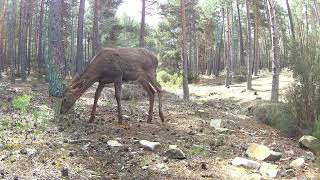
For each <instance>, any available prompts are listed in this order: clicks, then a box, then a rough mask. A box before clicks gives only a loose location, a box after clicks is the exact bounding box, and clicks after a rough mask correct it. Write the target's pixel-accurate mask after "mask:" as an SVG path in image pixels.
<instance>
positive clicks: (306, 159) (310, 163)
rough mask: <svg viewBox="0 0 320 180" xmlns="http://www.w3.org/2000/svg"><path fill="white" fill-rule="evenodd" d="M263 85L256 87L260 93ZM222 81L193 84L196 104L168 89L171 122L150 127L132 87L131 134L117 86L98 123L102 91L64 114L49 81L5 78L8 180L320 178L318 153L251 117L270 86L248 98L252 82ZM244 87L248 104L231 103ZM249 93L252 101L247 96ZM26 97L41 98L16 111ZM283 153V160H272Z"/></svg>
mask: <svg viewBox="0 0 320 180" xmlns="http://www.w3.org/2000/svg"><path fill="white" fill-rule="evenodd" d="M265 78H267V79H268V78H269V77H265ZM280 79H284V78H280ZM260 81H263V79H262V78H259V79H255V80H254V82H253V83H254V84H255V85H257V87H258V86H259V83H260ZM222 82H223V79H216V80H215V81H210V85H209V83H208V82H207V81H202V82H200V83H199V84H198V85H192V86H191V94H192V99H193V101H191V102H188V103H186V102H184V101H182V100H181V99H180V98H179V97H178V96H179V93H177V94H175V93H176V92H177V91H176V92H175V91H172V90H169V89H168V90H167V91H166V92H165V94H164V104H165V107H164V112H165V116H166V123H164V124H163V123H161V122H160V119H159V116H158V114H157V111H155V114H154V119H153V122H152V123H151V124H149V123H147V122H146V116H147V114H146V112H147V108H148V99H147V97H145V96H144V95H143V93H142V92H141V91H137V93H135V94H136V95H131V94H130V92H129V91H128V90H125V91H126V92H124V94H125V96H127V97H124V99H126V100H124V101H123V109H124V114H125V115H126V120H127V122H128V124H129V126H130V128H129V129H123V128H121V127H119V126H118V125H117V111H116V103H115V100H114V98H113V92H114V91H113V88H112V86H109V87H106V88H105V89H104V91H103V94H102V97H101V98H100V102H99V106H98V108H97V115H96V121H95V122H94V123H92V124H89V123H88V120H89V115H90V110H91V106H92V103H93V96H94V90H95V88H94V87H92V88H90V89H89V90H88V91H87V92H86V94H85V95H84V96H83V97H82V98H81V99H80V100H79V102H78V103H77V104H76V106H75V110H74V111H73V112H71V113H70V114H68V115H67V116H65V117H54V115H53V114H54V112H55V111H57V106H56V105H55V103H54V102H55V100H54V99H51V98H48V96H47V94H46V92H47V86H46V85H29V84H22V83H18V84H16V85H10V84H9V83H7V82H5V81H0V119H1V120H0V121H1V124H0V133H1V134H0V135H1V141H0V158H1V159H0V178H3V179H80V180H85V179H262V177H264V178H265V179H269V178H271V177H272V176H274V174H276V178H277V179H319V166H317V164H316V162H317V160H315V155H314V154H313V153H311V152H309V151H307V150H303V149H301V148H300V147H299V143H298V141H297V140H295V139H290V138H285V137H281V136H279V134H278V132H277V131H276V130H274V129H272V128H271V127H269V126H266V125H264V124H262V123H259V122H256V121H255V120H254V119H252V118H251V117H248V116H246V107H247V105H248V104H250V101H251V100H252V99H255V98H257V97H259V98H265V97H264V96H263V92H266V93H267V92H268V89H265V90H263V89H261V90H260V89H258V88H256V91H252V92H247V91H244V90H245V87H243V84H242V83H240V84H234V85H233V86H231V87H230V88H226V87H223V86H222V85H220V86H219V84H221V83H222ZM280 84H281V83H280ZM237 86H238V87H240V88H238V91H240V92H238V93H234V92H233V93H234V94H235V96H236V97H237V98H238V99H235V98H230V97H232V96H234V95H230V94H228V92H229V91H233V90H232V89H234V88H236V87H237ZM95 87H96V86H95ZM194 87H198V88H194ZM204 87H205V88H204ZM254 88H255V86H254ZM128 89H130V88H128ZM131 89H136V88H131ZM140 89H141V88H140ZM199 89H206V92H204V91H198V90H199ZM214 89H218V90H219V91H218V92H216V91H215V90H214ZM223 89H224V92H225V93H221V94H224V96H222V95H221V96H220V95H219V92H223ZM220 90H221V91H220ZM242 91H243V92H242ZM241 92H242V94H246V95H245V97H246V98H247V99H245V100H241V99H242V98H239V96H240V94H241ZM210 93H211V94H210ZM268 93H269V92H268ZM23 94H30V95H32V99H31V102H32V103H31V104H30V105H28V108H27V110H26V112H21V110H20V111H19V110H17V109H15V108H13V107H12V105H11V104H12V103H13V99H14V98H15V97H16V96H21V95H23ZM128 94H129V95H128ZM257 94H258V95H257ZM228 96H229V98H225V97H228ZM206 97H211V98H206ZM239 99H240V100H239ZM156 104H157V102H156ZM155 109H156V108H155ZM35 110H37V112H39V113H35ZM41 113H42V114H41ZM39 114H40V115H39ZM43 114H44V115H43ZM37 117H38V118H37ZM22 122H23V123H22ZM21 124H26V125H24V126H22V125H21ZM142 140H145V141H142ZM152 142H156V143H152ZM252 143H256V144H252ZM170 145H171V146H170ZM172 145H176V146H172ZM257 149H258V150H259V149H260V151H258V152H262V153H257V151H256V150H257ZM274 152H279V153H281V154H277V153H276V155H274V156H272V158H275V159H269V158H270V157H269V156H271V155H270V154H272V155H273V153H274ZM237 157H238V158H237ZM241 158H245V159H241ZM295 159H298V160H296V161H295V162H294V163H292V162H293V161H294V160H295ZM290 164H291V165H290ZM275 165H276V166H275Z"/></svg>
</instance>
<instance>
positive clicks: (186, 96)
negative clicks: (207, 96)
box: [180, 0, 190, 100]
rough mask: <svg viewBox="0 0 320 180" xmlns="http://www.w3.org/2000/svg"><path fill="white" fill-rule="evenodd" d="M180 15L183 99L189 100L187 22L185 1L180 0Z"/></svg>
mask: <svg viewBox="0 0 320 180" xmlns="http://www.w3.org/2000/svg"><path fill="white" fill-rule="evenodd" d="M180 16H181V31H182V42H181V46H182V64H183V99H184V100H189V99H190V98H189V87H188V54H187V52H186V51H187V22H186V9H185V1H184V0H180Z"/></svg>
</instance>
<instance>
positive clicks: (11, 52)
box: [7, 0, 17, 83]
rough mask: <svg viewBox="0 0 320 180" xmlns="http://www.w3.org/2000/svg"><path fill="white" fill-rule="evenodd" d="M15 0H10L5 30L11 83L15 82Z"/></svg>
mask: <svg viewBox="0 0 320 180" xmlns="http://www.w3.org/2000/svg"><path fill="white" fill-rule="evenodd" d="M16 6H17V2H16V0H12V1H11V2H10V3H9V5H8V7H9V11H8V21H7V23H8V24H7V32H8V59H9V60H10V76H11V77H10V79H11V83H15V79H16V72H15V71H16V69H15V63H16V56H15V40H16Z"/></svg>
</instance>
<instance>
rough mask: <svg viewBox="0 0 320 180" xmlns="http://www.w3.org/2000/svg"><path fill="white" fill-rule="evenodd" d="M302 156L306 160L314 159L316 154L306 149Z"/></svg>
mask: <svg viewBox="0 0 320 180" xmlns="http://www.w3.org/2000/svg"><path fill="white" fill-rule="evenodd" d="M304 157H305V159H306V160H310V161H314V160H316V156H315V155H314V154H313V152H310V151H307V152H306V155H305V156H304Z"/></svg>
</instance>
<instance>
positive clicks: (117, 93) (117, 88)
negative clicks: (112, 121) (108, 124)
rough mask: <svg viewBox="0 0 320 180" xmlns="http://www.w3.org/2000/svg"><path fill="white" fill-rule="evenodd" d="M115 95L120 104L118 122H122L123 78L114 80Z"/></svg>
mask: <svg viewBox="0 0 320 180" xmlns="http://www.w3.org/2000/svg"><path fill="white" fill-rule="evenodd" d="M114 89H115V97H116V100H117V105H118V123H119V124H122V108H121V80H120V81H116V82H114Z"/></svg>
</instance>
